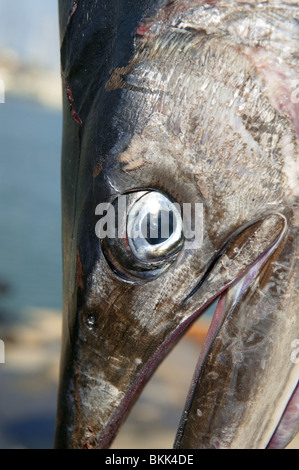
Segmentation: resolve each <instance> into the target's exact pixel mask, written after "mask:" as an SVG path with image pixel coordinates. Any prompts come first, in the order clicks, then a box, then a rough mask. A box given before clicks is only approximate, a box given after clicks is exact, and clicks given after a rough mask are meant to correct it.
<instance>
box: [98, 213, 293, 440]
mask: <svg viewBox="0 0 299 470" xmlns="http://www.w3.org/2000/svg"><path fill="white" fill-rule="evenodd" d="M273 217H274V219H273ZM278 222H279V224H280V225H279V230H278V231H277V230H276V231H275V236H272V238H271V242H270V243H269V240H268V237H267V236H265V234H266V235H267V233H268V231H267V230H268V228H267V227H268V225H267V224H268V223H269V224H270V225H271V226H275V227H276V225H277V224H278ZM287 227H288V224H287V219H286V217H285V216H284V215H282V214H281V213H278V212H271V213H267V214H264V216H262V217H259V218H256V219H254V220H252V221H251V222H249V223H247V224H245V225H243V226H242V227H239V228H238V229H237V230H236V231H235V232H234V233H233V234H231V235H230V236H229V237H228V239H227V240H226V242H225V243H224V245H223V246H222V248H221V249H220V250H219V252H218V254H217V255H216V257H215V258H213V259H212V260H211V262H210V264H209V265H208V266H207V268H206V271H205V273H204V275H203V277H202V278H201V279H200V280H199V282H198V283H197V285H196V286H195V288H193V289H192V290H191V293H190V294H189V295H188V296H187V297H186V298H185V299H184V300H183V301H182V303H181V305H180V306H179V310H181V309H182V308H183V309H185V308H186V309H187V314H186V318H185V319H184V320H183V321H182V322H181V323H180V324H179V325H178V326H177V328H176V329H175V330H174V331H172V332H171V333H170V334H169V336H168V337H167V338H166V340H165V341H164V342H163V343H162V344H161V346H160V347H159V348H158V349H157V350H156V351H155V353H154V354H153V355H152V357H151V358H150V359H149V360H148V361H147V363H146V364H145V366H144V367H143V369H142V370H141V372H140V373H139V374H138V376H137V377H136V378H135V380H134V382H133V383H132V385H131V387H130V389H129V391H128V392H126V394H125V396H124V397H123V398H122V400H121V401H120V403H119V405H118V407H117V408H116V410H115V411H114V413H113V414H112V415H111V417H110V420H109V422H108V423H107V425H106V426H105V428H104V429H103V430H102V432H101V433H100V435H99V440H98V442H99V446H100V447H99V448H109V447H110V445H111V443H112V441H113V439H114V437H115V435H116V433H117V431H118V429H119V427H120V425H121V424H122V423H123V421H124V420H125V418H126V416H127V414H128V413H129V411H130V409H131V407H132V406H133V404H134V402H135V401H136V399H137V398H138V396H139V395H140V393H141V391H142V389H143V388H144V386H145V384H146V383H147V382H148V380H149V379H150V377H151V376H152V375H153V373H154V371H155V370H156V368H157V367H158V365H159V364H160V363H161V362H162V360H163V359H164V358H165V357H166V355H167V354H168V352H169V351H170V350H171V349H172V348H173V347H174V346H175V345H176V344H177V342H178V341H179V340H180V339H181V338H182V337H183V335H184V334H185V333H186V332H187V330H188V328H189V327H190V326H191V325H192V323H194V321H196V320H197V319H198V318H199V317H200V315H202V314H203V313H204V312H205V310H206V309H207V308H208V307H209V306H210V305H211V304H212V303H213V302H214V301H215V300H216V299H217V298H218V299H219V301H218V304H217V307H216V310H215V313H214V315H213V318H212V321H211V324H210V327H209V329H208V332H207V336H206V338H205V340H204V343H203V346H202V349H201V352H200V355H199V360H198V363H197V366H196V368H195V372H194V375H193V379H192V382H191V387H190V391H189V394H188V396H187V401H186V409H188V408H189V405H190V404H191V402H192V398H193V395H194V390H195V385H196V383H197V382H198V378H199V376H200V371H201V368H202V366H203V364H204V362H205V360H206V358H207V356H208V353H209V350H210V348H211V347H212V345H213V342H214V340H215V338H216V336H217V334H218V333H219V331H220V330H221V328H222V327H223V325H224V323H225V321H226V320H227V319H228V318H229V317H230V316H231V314H232V313H233V311H234V310H235V308H236V307H237V305H238V304H239V302H240V301H241V300H242V297H243V295H244V293H245V292H246V291H247V289H248V288H249V286H250V285H251V284H252V283H253V282H254V281H255V280H256V279H258V277H259V274H260V272H261V270H262V268H263V267H264V265H265V264H267V262H268V260H269V259H270V258H271V255H272V254H273V253H274V251H275V250H276V249H277V247H278V246H279V245H280V243H281V241H282V240H283V239H284V238H285V235H286V233H287ZM263 230H266V232H263ZM262 232H263V242H262V244H259V245H258V246H259V249H258V250H261V251H255V252H254V256H253V257H251V258H250V260H251V261H249V262H248V263H247V264H244V261H242V257H241V258H240V260H239V261H238V258H236V259H237V261H236V259H234V262H235V264H236V263H237V264H240V266H238V270H237V274H235V277H231V276H228V277H226V278H225V280H224V282H223V284H222V285H214V284H213V280H212V278H213V274H215V272H218V273H220V274H221V271H219V269H221V260H222V258H223V256H222V255H224V254H227V253H232V251H233V248H234V246H236V244H237V246H239V247H243V246H244V247H245V248H246V246H247V245H248V243H247V240H248V237H249V233H253V234H258V235H257V236H260V235H261V234H262ZM244 235H245V238H244ZM238 237H239V238H238ZM254 237H255V235H253V238H249V239H250V241H251V242H252V241H254V240H255V238H254ZM244 239H246V241H245V242H244ZM261 247H262V248H261ZM240 252H242V250H239V253H240ZM244 252H246V249H245V250H244ZM210 274H211V275H212V277H211V276H210ZM198 295H199V299H198V300H197V296H198ZM202 296H204V298H203V297H202ZM200 302H202V303H200ZM193 303H194V307H192V304H193ZM186 415H187V413H186V412H184V413H183V418H182V420H181V423H180V425H179V430H178V434H177V436H179V435H180V434H181V431H182V428H183V426H184V419H185V421H186ZM177 442H178V440H177V439H176V441H175V445H176V444H177Z"/></svg>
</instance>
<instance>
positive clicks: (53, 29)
mask: <svg viewBox="0 0 299 470" xmlns="http://www.w3.org/2000/svg"><path fill="white" fill-rule="evenodd" d="M5 50H13V51H15V52H16V53H17V54H18V56H19V59H20V60H21V62H23V63H25V64H32V65H40V66H42V67H45V68H51V69H59V26H58V1H57V0H48V1H45V0H13V1H12V0H0V54H1V53H2V52H3V51H5Z"/></svg>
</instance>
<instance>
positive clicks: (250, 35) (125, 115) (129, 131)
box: [56, 0, 299, 448]
mask: <svg viewBox="0 0 299 470" xmlns="http://www.w3.org/2000/svg"><path fill="white" fill-rule="evenodd" d="M124 3H125V2H124ZM150 3H151V2H149V3H148V6H149V9H148V10H143V11H139V12H138V15H139V18H140V19H142V21H140V22H138V21H137V20H136V18H137V16H138V15H136V18H135V17H134V18H133V19H132V25H133V24H134V21H135V20H136V23H135V26H134V28H136V37H135V41H134V43H130V44H131V45H130V47H131V49H130V51H131V52H130V53H128V54H123V55H122V56H121V59H119V56H118V52H117V50H116V52H115V49H113V47H112V46H111V44H114V43H116V44H117V39H116V38H117V37H118V36H119V34H118V35H117V34H116V33H115V30H117V27H119V28H122V27H124V26H123V24H124V23H125V20H124V18H125V14H126V13H128V12H126V11H125V10H124V11H122V14H123V17H122V16H121V14H120V18H123V21H122V20H120V21H119V23H118V24H117V25H116V26H115V25H114V26H115V29H113V28H110V29H109V28H107V27H106V26H105V24H104V25H100V26H98V28H99V31H100V32H98V33H96V32H95V33H94V34H93V35H90V36H91V38H92V40H93V41H94V42H93V48H91V46H90V51H91V50H97V48H98V50H99V51H100V54H99V56H101V57H104V58H105V61H106V62H105V66H104V65H103V64H102V65H101V66H97V68H96V69H95V70H93V75H91V77H92V78H90V77H89V76H88V74H87V73H86V74H85V75H84V72H83V69H84V67H83V68H82V60H83V59H82V57H83V56H84V54H85V53H86V45H85V46H84V47H83V46H82V48H81V49H80V48H78V49H79V52H78V51H77V50H75V48H73V46H72V44H73V42H72V41H74V38H76V37H77V36H76V35H78V37H79V33H80V35H81V36H80V37H82V30H84V28H85V29H86V37H87V34H88V28H91V27H92V28H94V31H97V29H96V28H97V27H96V24H100V23H96V22H95V20H94V18H95V16H96V12H97V11H98V10H97V8H100V7H99V6H95V5H93V7H92V8H91V7H90V6H89V7H88V6H87V5H84V2H83V3H82V5H80V3H79V2H78V5H77V9H76V11H75V12H73V14H72V15H71V16H70V17H69V18H67V15H65V14H61V18H62V23H63V24H62V31H63V33H62V63H63V67H62V71H63V81H64V86H65V88H66V90H67V93H66V96H65V103H64V106H65V110H64V112H65V128H64V129H65V131H64V142H63V178H62V179H63V214H64V216H63V219H64V221H63V238H64V332H63V348H62V363H61V380H60V393H59V400H58V417H57V431H56V446H57V447H71V448H106V447H109V445H110V444H111V442H112V440H113V438H114V436H115V434H116V433H117V430H118V429H119V426H120V425H121V423H122V422H123V420H124V419H125V417H126V415H127V413H128V412H129V410H130V407H131V406H132V404H133V403H134V401H135V399H136V397H137V396H138V394H139V393H140V391H141V389H142V388H143V386H144V384H145V383H146V381H147V380H148V379H149V378H150V376H151V374H152V373H153V371H154V369H155V368H156V367H157V365H158V364H159V363H160V361H161V360H162V359H163V357H164V356H165V354H166V353H167V352H168V351H169V350H170V349H171V347H172V346H173V345H174V344H175V343H176V341H178V340H179V338H180V337H181V336H182V334H184V333H185V331H186V330H187V328H188V327H189V326H190V325H191V323H192V322H193V321H194V320H195V319H196V318H197V317H198V316H199V315H200V314H201V313H202V311H204V309H205V308H206V307H207V306H208V305H209V304H210V303H211V302H212V301H213V300H214V299H215V298H217V297H218V296H219V295H222V303H221V304H220V306H219V309H218V314H219V319H218V317H215V322H214V327H213V328H214V329H213V330H212V331H211V332H210V334H209V335H208V338H207V342H206V344H205V346H204V351H205V355H204V356H202V357H201V358H200V362H199V364H198V367H197V370H196V371H195V375H194V379H193V382H192V385H191V389H190V393H189V396H188V399H187V402H186V406H185V410H184V413H183V417H182V420H181V423H180V426H179V432H178V435H177V438H176V441H175V447H181V448H265V447H267V445H268V443H269V441H270V439H271V437H272V435H273V433H274V432H275V429H276V428H277V426H278V424H279V421H280V418H281V416H282V414H283V412H284V409H285V407H286V406H287V403H288V401H289V399H290V397H291V395H292V393H293V391H294V389H295V387H296V386H297V383H298V378H299V365H298V363H296V361H295V362H294V361H292V360H291V358H292V346H291V345H292V344H293V342H294V340H296V339H297V338H299V311H298V308H299V307H298V306H299V298H298V287H299V278H298V276H299V269H298V250H299V246H298V243H299V242H298V231H299V205H298V199H299V156H298V149H299V142H298V139H299V104H298V102H299V99H298V95H299V93H298V89H299V77H298V73H299V52H298V51H299V49H298V41H299V27H298V24H299V5H298V2H295V1H291V0H290V1H288V2H280V1H274V0H273V1H268V2H264V1H246V2H244V1H233V0H231V1H224V0H223V1H222V0H219V1H207V2H204V1H199V0H198V1H195V0H189V1H188V0H184V1H170V2H152V3H151V4H150ZM61 4H62V2H61ZM99 4H100V5H102V6H103V11H107V9H108V3H107V2H104V1H103V2H99ZM61 8H62V7H61ZM101 13H103V12H101ZM104 16H105V15H104V14H102V16H101V18H103V17H104ZM67 19H68V25H66V20H67ZM103 21H104V20H103ZM100 28H102V29H100ZM128 30H129V28H128ZM84 31H85V30H84ZM110 31H112V32H110ZM113 31H114V33H115V36H113V34H114V33H113ZM108 33H109V34H111V38H110V43H109V40H108V39H109V34H108ZM97 34H98V35H97ZM104 34H106V35H107V34H108V39H107V41H106V42H105V41H104V40H103V38H102V37H103V35H104ZM130 37H132V35H131V36H130ZM113 38H114V40H113ZM90 40H91V39H90ZM95 41H96V42H95ZM113 41H114V42H113ZM116 49H117V48H116ZM76 54H78V58H77V56H76ZM80 54H81V55H80ZM90 54H91V59H92V60H93V61H94V63H95V64H97V62H96V60H100V59H97V55H96V53H91V52H90ZM74 57H75V59H74ZM101 60H103V61H104V59H101ZM84 63H85V62H84ZM78 64H79V65H78ZM107 64H108V65H107ZM86 67H87V68H88V64H87V65H86ZM80 80H81V81H82V82H83V83H84V87H83V86H81V87H80V89H79V87H78V85H77V84H78V83H81V82H80ZM77 87H78V89H77ZM138 191H140V192H142V191H149V192H150V191H158V192H160V193H162V194H165V195H167V196H168V197H169V198H170V199H171V200H173V201H175V202H176V203H178V205H179V206H180V207H183V204H184V203H189V204H191V205H193V206H194V205H195V204H201V205H202V208H203V234H202V243H201V246H199V247H196V248H194V249H187V248H186V245H184V246H183V247H182V249H181V250H180V252H179V253H178V254H177V255H176V256H175V257H174V259H173V260H172V262H171V263H169V266H167V268H168V269H166V270H165V271H163V273H161V275H159V276H158V277H157V278H156V279H154V280H150V281H148V282H137V281H134V279H131V278H130V279H124V277H123V276H122V275H120V270H121V268H120V264H121V263H122V260H117V259H114V260H108V261H109V262H107V256H106V255H105V244H101V243H100V242H99V240H98V239H97V237H96V234H95V232H94V226H95V223H96V221H97V219H96V217H95V210H96V207H97V205H98V204H99V203H101V202H113V201H114V200H115V198H116V197H117V196H118V195H123V194H129V193H132V192H134V193H135V192H138ZM191 218H193V220H192V222H193V224H194V225H196V220H194V214H192V215H191ZM108 257H109V256H108ZM113 263H116V264H115V266H114V264H113ZM132 270H133V268H132ZM289 438H290V437H288V439H289Z"/></svg>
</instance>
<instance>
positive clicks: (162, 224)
mask: <svg viewBox="0 0 299 470" xmlns="http://www.w3.org/2000/svg"><path fill="white" fill-rule="evenodd" d="M141 229H142V235H143V236H144V238H145V239H146V241H147V242H148V243H149V244H150V245H159V244H160V243H163V242H165V241H166V240H168V239H169V237H170V236H171V235H172V234H173V232H174V220H173V213H172V212H168V211H159V212H158V214H147V216H146V217H145V218H144V219H143V221H142V224H141Z"/></svg>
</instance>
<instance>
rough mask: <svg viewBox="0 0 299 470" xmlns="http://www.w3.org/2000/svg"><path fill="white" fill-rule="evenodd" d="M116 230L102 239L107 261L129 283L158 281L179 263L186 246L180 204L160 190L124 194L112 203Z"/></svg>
mask: <svg viewBox="0 0 299 470" xmlns="http://www.w3.org/2000/svg"><path fill="white" fill-rule="evenodd" d="M112 205H113V207H114V211H115V221H116V227H115V230H114V232H113V234H114V236H113V237H106V238H104V239H102V242H101V244H102V250H103V253H104V255H105V258H106V260H107V262H108V264H109V265H110V267H111V268H112V269H113V271H114V272H116V273H117V274H118V275H120V276H121V277H123V278H124V279H126V280H129V281H135V282H146V281H149V280H152V279H155V278H157V277H158V276H159V275H160V274H161V273H162V272H164V271H165V270H166V269H167V268H168V267H169V266H170V264H171V263H172V262H173V261H174V260H175V258H176V255H177V254H178V252H179V251H180V250H181V248H182V246H183V244H184V235H183V222H182V218H181V214H180V210H179V205H178V204H175V203H173V202H172V201H171V200H170V199H169V198H168V197H167V196H165V195H164V194H162V193H160V192H159V191H138V192H132V193H128V194H125V195H121V196H119V197H117V198H116V199H115V201H113V203H112Z"/></svg>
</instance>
